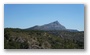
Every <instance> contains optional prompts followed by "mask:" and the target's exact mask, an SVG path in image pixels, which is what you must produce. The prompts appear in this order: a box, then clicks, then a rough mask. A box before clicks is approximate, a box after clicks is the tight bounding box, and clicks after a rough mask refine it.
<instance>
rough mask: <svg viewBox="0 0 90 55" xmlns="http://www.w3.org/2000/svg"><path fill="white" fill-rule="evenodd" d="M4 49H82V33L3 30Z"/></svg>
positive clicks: (17, 29)
mask: <svg viewBox="0 0 90 55" xmlns="http://www.w3.org/2000/svg"><path fill="white" fill-rule="evenodd" d="M4 49H84V31H79V32H69V31H55V30H53V31H43V30H25V29H19V28H4Z"/></svg>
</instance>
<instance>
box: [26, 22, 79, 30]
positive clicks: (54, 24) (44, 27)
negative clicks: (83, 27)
mask: <svg viewBox="0 0 90 55" xmlns="http://www.w3.org/2000/svg"><path fill="white" fill-rule="evenodd" d="M27 29H28V30H45V31H49V30H65V31H71V32H77V31H78V30H75V29H67V28H66V27H65V26H63V25H62V24H60V23H59V22H58V21H54V22H51V23H48V24H44V25H42V26H39V25H35V26H33V27H30V28H27Z"/></svg>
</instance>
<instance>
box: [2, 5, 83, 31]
mask: <svg viewBox="0 0 90 55" xmlns="http://www.w3.org/2000/svg"><path fill="white" fill-rule="evenodd" d="M56 20H57V21H58V22H59V23H60V24H62V25H63V26H65V27H66V28H67V29H77V30H80V31H83V30H84V5H83V4H5V5H4V27H5V28H6V27H12V28H29V27H32V26H35V25H43V24H48V23H50V22H54V21H56Z"/></svg>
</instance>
